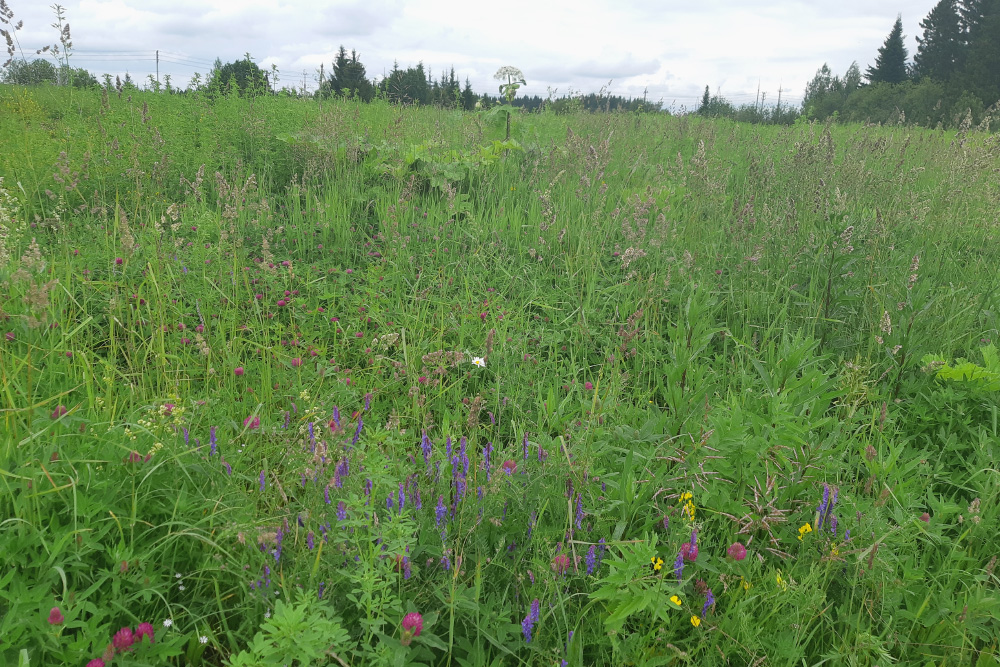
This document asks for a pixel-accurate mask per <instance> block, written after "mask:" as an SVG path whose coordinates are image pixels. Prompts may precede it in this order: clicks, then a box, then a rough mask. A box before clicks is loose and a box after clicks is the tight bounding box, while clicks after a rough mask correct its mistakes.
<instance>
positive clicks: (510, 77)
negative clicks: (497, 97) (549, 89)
mask: <svg viewBox="0 0 1000 667" xmlns="http://www.w3.org/2000/svg"><path fill="white" fill-rule="evenodd" d="M493 78H494V79H496V80H497V81H503V80H504V79H506V80H507V83H501V84H500V94H501V95H502V96H503V97H505V98H507V104H508V105H510V106H511V108H510V109H507V135H506V137H504V141H510V115H511V113H512V112H513V104H514V96H515V95H517V89H518V88H520V87H521V86H526V85H528V82H527V81H525V80H524V73H523V72H521V70H519V69H518V68H516V67H511V66H510V65H504V66H503V67H501V68H500V69H498V70H497V72H496V74H494V75H493Z"/></svg>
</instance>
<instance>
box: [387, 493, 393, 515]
mask: <svg viewBox="0 0 1000 667" xmlns="http://www.w3.org/2000/svg"><path fill="white" fill-rule="evenodd" d="M385 508H386V509H387V510H389V511H392V494H391V493H390V494H389V495H387V496H386V497H385Z"/></svg>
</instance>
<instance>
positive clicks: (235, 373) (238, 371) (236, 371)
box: [233, 366, 244, 377]
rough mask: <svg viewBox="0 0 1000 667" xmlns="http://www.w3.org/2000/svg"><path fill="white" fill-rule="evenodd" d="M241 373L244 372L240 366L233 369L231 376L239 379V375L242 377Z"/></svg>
mask: <svg viewBox="0 0 1000 667" xmlns="http://www.w3.org/2000/svg"><path fill="white" fill-rule="evenodd" d="M243 373H244V371H243V367H242V366H237V367H236V368H234V369H233V375H235V376H236V377H240V376H241V375H243Z"/></svg>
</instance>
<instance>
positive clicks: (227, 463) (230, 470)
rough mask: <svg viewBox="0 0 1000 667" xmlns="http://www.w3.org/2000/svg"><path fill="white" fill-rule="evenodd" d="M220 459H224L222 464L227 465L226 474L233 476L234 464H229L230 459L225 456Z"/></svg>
mask: <svg viewBox="0 0 1000 667" xmlns="http://www.w3.org/2000/svg"><path fill="white" fill-rule="evenodd" d="M219 460H220V461H222V465H224V466H226V474H227V475H229V476H230V477H231V476H232V474H233V466H231V465H229V461H227V460H226V459H225V458H224V457H220V458H219Z"/></svg>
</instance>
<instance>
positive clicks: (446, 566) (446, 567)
mask: <svg viewBox="0 0 1000 667" xmlns="http://www.w3.org/2000/svg"><path fill="white" fill-rule="evenodd" d="M441 567H443V568H444V571H445V572H447V571H448V570H450V569H451V559H449V558H448V556H447V555H445V556H442V557H441Z"/></svg>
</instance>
